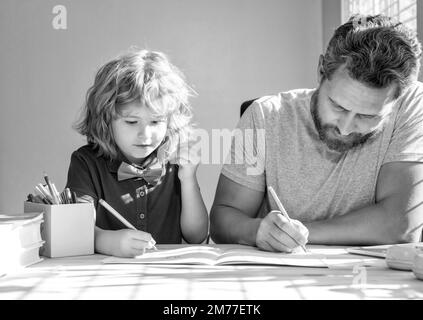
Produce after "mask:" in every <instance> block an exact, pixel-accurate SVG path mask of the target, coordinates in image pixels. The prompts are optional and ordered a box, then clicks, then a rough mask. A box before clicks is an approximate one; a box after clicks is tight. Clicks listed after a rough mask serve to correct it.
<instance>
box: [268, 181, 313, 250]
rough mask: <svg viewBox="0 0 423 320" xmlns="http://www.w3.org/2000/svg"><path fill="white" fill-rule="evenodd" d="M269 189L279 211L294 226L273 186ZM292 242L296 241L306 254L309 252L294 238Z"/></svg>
mask: <svg viewBox="0 0 423 320" xmlns="http://www.w3.org/2000/svg"><path fill="white" fill-rule="evenodd" d="M267 189H268V190H269V193H270V194H271V195H272V197H273V200H275V202H276V205H277V206H278V208H279V211H280V212H281V213H282V215H283V216H284V217H285V218H286V219H287V220H288V222H289V223H290V224H291V225H292V221H291V218H290V217H289V216H288V213H287V212H286V210H285V208H284V207H283V205H282V202H281V201H280V200H279V198H278V195H277V194H276V192H275V190H273V188H272V187H271V186H269V187H267ZM292 240H294V241H295V243H296V244H298V245H299V246H301V248H303V250H304V252H307V249H306V248H305V246H303V245H301V244H299V243H298V242H297V240H295V239H294V238H292Z"/></svg>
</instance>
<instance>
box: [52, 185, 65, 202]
mask: <svg viewBox="0 0 423 320" xmlns="http://www.w3.org/2000/svg"><path fill="white" fill-rule="evenodd" d="M51 188H52V189H53V192H54V194H55V195H56V199H57V200H58V202H59V204H62V203H63V201H62V198H60V194H59V191H57V188H56V186H55V185H54V183H53V182H52V183H51Z"/></svg>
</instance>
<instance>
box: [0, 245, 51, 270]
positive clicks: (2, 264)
mask: <svg viewBox="0 0 423 320" xmlns="http://www.w3.org/2000/svg"><path fill="white" fill-rule="evenodd" d="M43 243H44V241H40V242H38V243H35V244H33V245H32V246H29V247H27V248H20V249H17V250H15V251H13V250H9V252H7V253H6V254H4V253H1V254H2V256H1V257H0V274H6V273H11V272H13V271H17V270H19V269H22V268H25V267H28V266H30V265H33V264H35V263H38V262H40V261H42V260H43V258H42V257H40V248H41V247H42V245H43Z"/></svg>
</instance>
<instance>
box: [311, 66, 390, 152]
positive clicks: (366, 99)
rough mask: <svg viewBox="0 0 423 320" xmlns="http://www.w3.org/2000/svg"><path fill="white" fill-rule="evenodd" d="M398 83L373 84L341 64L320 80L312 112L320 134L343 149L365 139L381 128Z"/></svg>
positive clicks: (332, 147)
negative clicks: (329, 76)
mask: <svg viewBox="0 0 423 320" xmlns="http://www.w3.org/2000/svg"><path fill="white" fill-rule="evenodd" d="M395 89H396V86H395V85H391V86H390V87H387V88H382V89H377V88H370V87H368V86H366V85H364V84H362V83H360V82H359V81H357V80H354V79H352V78H351V77H350V76H349V75H348V73H347V71H346V70H345V69H343V68H342V67H341V68H339V69H338V70H337V71H336V72H335V73H334V74H333V76H332V77H331V79H330V80H329V79H325V80H323V82H322V83H321V84H320V87H319V90H318V92H317V99H315V100H314V102H312V106H311V112H312V115H313V120H314V123H315V125H316V129H317V131H318V132H319V136H320V138H321V139H322V140H323V141H324V142H325V143H326V145H327V146H328V147H329V148H330V149H332V150H336V151H339V152H344V151H348V150H349V149H351V148H353V147H356V146H358V145H360V144H363V143H365V142H366V141H367V140H368V139H369V138H371V137H373V136H376V135H377V134H378V133H380V132H381V129H382V127H383V124H384V122H385V121H384V120H386V119H387V118H388V115H389V113H390V112H391V111H392V107H393V102H394V100H393V99H392V96H393V95H394V94H393V93H394V90H395Z"/></svg>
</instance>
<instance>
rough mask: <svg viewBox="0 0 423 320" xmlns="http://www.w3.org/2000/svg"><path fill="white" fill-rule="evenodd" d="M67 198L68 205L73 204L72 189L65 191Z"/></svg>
mask: <svg viewBox="0 0 423 320" xmlns="http://www.w3.org/2000/svg"><path fill="white" fill-rule="evenodd" d="M65 196H66V200H67V203H73V201H72V195H71V192H70V189H69V188H66V189H65Z"/></svg>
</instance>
